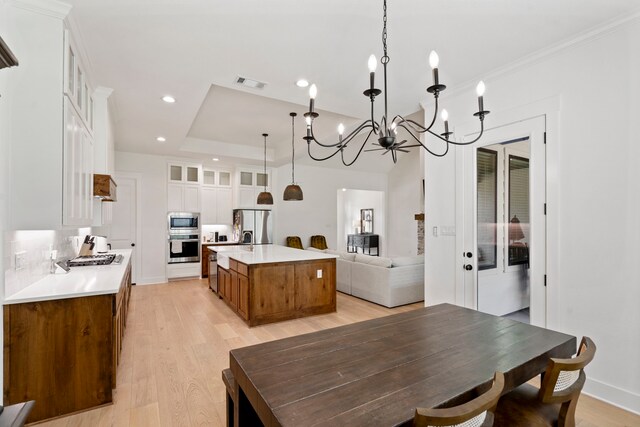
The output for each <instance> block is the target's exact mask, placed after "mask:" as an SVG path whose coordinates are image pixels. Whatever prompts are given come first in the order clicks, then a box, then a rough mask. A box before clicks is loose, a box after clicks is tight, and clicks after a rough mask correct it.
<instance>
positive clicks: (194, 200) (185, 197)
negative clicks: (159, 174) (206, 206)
mask: <svg viewBox="0 0 640 427" xmlns="http://www.w3.org/2000/svg"><path fill="white" fill-rule="evenodd" d="M167 210H168V211H169V212H200V186H197V185H184V184H168V185H167Z"/></svg>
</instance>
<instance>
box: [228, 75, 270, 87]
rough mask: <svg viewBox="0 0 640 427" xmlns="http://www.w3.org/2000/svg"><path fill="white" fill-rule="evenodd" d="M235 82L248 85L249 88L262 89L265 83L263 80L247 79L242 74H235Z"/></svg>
mask: <svg viewBox="0 0 640 427" xmlns="http://www.w3.org/2000/svg"><path fill="white" fill-rule="evenodd" d="M235 82H236V83H237V84H239V85H242V86H246V87H250V88H251V89H264V87H265V86H266V85H267V84H266V83H264V82H259V81H257V80H253V79H248V78H246V77H242V76H237V77H236V80H235Z"/></svg>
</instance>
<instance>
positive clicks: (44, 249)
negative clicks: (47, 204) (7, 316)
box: [2, 228, 91, 298]
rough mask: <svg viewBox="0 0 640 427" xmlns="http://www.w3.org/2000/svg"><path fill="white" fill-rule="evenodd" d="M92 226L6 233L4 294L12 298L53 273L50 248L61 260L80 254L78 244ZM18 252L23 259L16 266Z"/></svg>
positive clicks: (89, 232)
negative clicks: (51, 270)
mask: <svg viewBox="0 0 640 427" xmlns="http://www.w3.org/2000/svg"><path fill="white" fill-rule="evenodd" d="M87 234H91V228H79V229H69V230H17V231H7V232H5V235H4V251H3V255H4V260H3V263H2V265H4V269H5V271H4V286H5V288H4V296H5V298H6V297H9V296H11V295H13V294H15V293H16V292H19V291H21V290H22V289H24V288H26V287H27V286H29V285H31V284H33V283H35V282H37V281H38V280H40V279H42V278H43V277H45V276H46V275H47V274H49V268H50V260H49V251H50V250H56V251H58V253H57V259H65V258H67V259H69V258H73V257H75V256H76V255H77V254H78V244H79V242H82V240H83V239H84V236H85V235H87ZM16 253H19V254H21V255H20V257H21V258H22V260H21V261H20V262H19V264H20V265H19V266H18V267H19V268H18V269H16V255H15V254H16Z"/></svg>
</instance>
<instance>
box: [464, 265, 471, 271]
mask: <svg viewBox="0 0 640 427" xmlns="http://www.w3.org/2000/svg"><path fill="white" fill-rule="evenodd" d="M462 268H464V269H465V270H467V271H471V270H473V265H471V264H465V265H463V266H462Z"/></svg>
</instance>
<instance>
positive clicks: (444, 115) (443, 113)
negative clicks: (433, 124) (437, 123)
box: [440, 108, 449, 122]
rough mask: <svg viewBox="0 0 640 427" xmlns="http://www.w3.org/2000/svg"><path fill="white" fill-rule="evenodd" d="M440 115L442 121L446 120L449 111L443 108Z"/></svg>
mask: <svg viewBox="0 0 640 427" xmlns="http://www.w3.org/2000/svg"><path fill="white" fill-rule="evenodd" d="M440 117H441V118H442V121H443V122H446V121H447V120H449V112H448V111H447V110H446V109H444V108H443V109H442V113H440Z"/></svg>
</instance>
